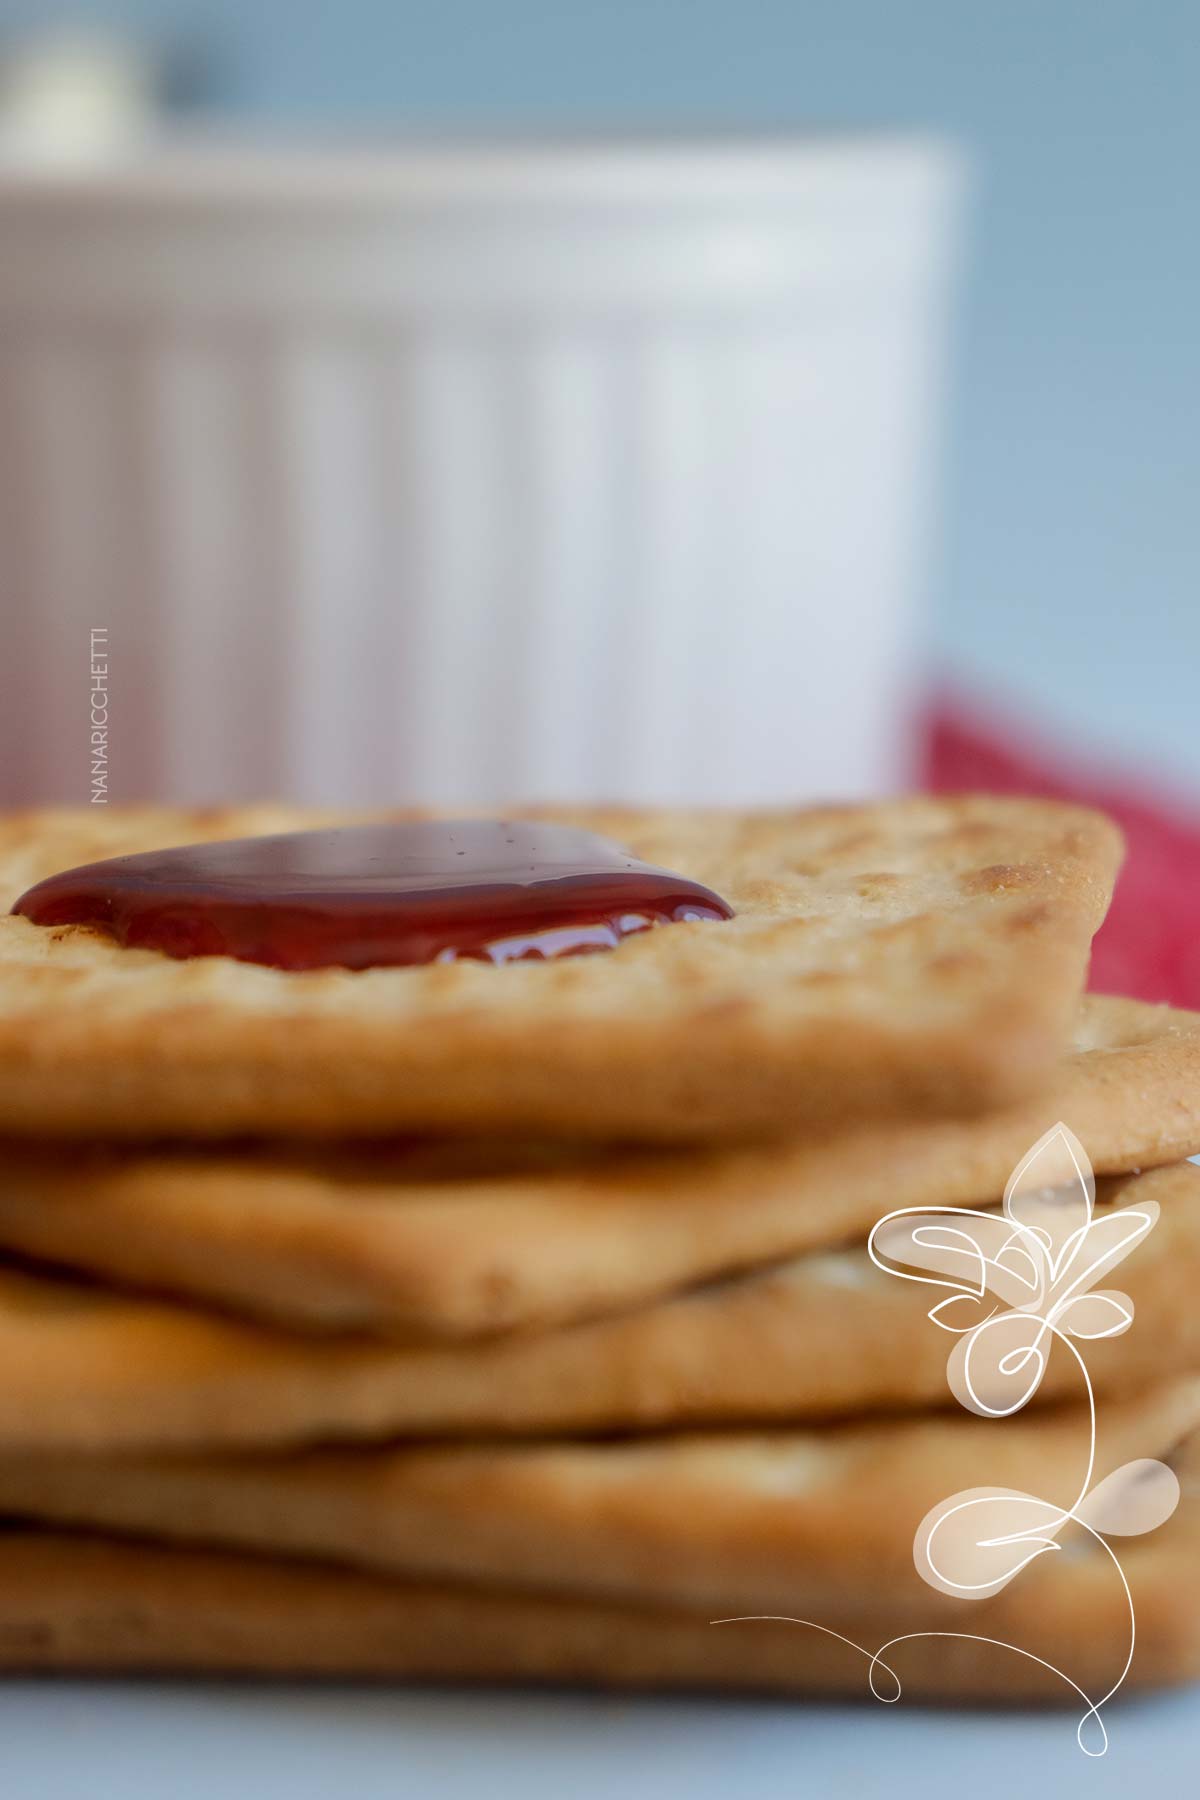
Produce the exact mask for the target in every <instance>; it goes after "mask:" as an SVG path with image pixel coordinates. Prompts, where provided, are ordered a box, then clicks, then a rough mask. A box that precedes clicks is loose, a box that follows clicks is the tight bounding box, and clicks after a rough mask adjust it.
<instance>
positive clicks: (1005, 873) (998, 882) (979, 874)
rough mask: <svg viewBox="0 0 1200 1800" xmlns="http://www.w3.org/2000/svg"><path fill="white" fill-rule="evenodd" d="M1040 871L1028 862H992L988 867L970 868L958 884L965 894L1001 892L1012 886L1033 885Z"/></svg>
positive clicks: (961, 876) (960, 877) (959, 879)
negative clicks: (1031, 866)
mask: <svg viewBox="0 0 1200 1800" xmlns="http://www.w3.org/2000/svg"><path fill="white" fill-rule="evenodd" d="M1038 879H1039V876H1038V872H1037V871H1036V870H1035V869H1032V868H1030V867H1029V865H1028V864H1027V863H992V865H991V866H990V867H989V868H986V869H969V870H968V871H967V873H966V874H965V875H960V876H959V878H958V885H959V887H960V888H961V889H962V891H963V893H964V894H999V893H1004V892H1006V891H1007V890H1008V889H1010V888H1019V887H1032V886H1033V885H1034V884H1035V883H1036V882H1037V880H1038Z"/></svg>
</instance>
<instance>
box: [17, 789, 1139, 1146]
mask: <svg viewBox="0 0 1200 1800" xmlns="http://www.w3.org/2000/svg"><path fill="white" fill-rule="evenodd" d="M541 816H557V817H561V818H564V819H566V820H568V822H571V823H578V824H582V825H585V826H588V827H590V828H594V829H597V830H599V831H601V832H602V833H604V834H605V835H606V836H609V837H612V838H614V839H616V840H617V841H619V842H620V843H622V844H624V845H626V846H627V847H628V848H629V849H630V851H631V852H632V853H633V854H635V855H637V856H639V857H642V858H644V859H646V860H648V861H650V862H654V863H660V864H663V865H665V866H666V867H669V868H674V869H677V870H679V871H680V872H681V873H683V874H686V875H690V876H694V877H696V878H697V879H699V880H700V881H702V882H704V883H706V884H707V885H709V886H712V887H715V888H716V889H717V890H718V891H719V892H720V893H722V894H724V896H725V897H726V899H728V900H729V901H730V902H731V903H732V904H733V906H734V907H735V908H736V912H737V917H736V918H734V919H732V920H729V921H726V922H720V923H717V922H712V921H708V922H699V921H698V922H693V923H689V924H681V925H673V926H670V927H669V928H665V929H658V930H652V931H647V932H643V933H640V934H639V935H637V936H636V937H632V938H628V939H626V940H625V942H624V943H622V944H621V945H620V946H619V947H618V948H617V949H615V950H613V951H610V952H608V953H606V954H604V955H602V956H587V957H573V958H567V959H565V960H562V961H558V962H547V963H535V962H521V963H513V964H509V965H506V966H505V967H503V968H493V967H491V966H488V965H484V964H481V963H473V962H466V961H464V962H460V963H456V964H450V965H430V966H427V967H422V968H399V969H367V970H362V971H348V970H344V969H323V970H316V971H306V972H302V973H296V972H291V971H283V970H277V969H268V968H261V967H257V966H255V965H252V964H247V963H239V962H234V961H231V960H230V959H228V958H224V957H204V958H197V959H194V960H191V961H183V962H179V961H173V960H172V959H171V958H169V957H167V956H164V955H161V954H159V953H158V952H155V951H144V950H128V949H123V948H121V947H120V946H119V945H117V944H116V943H114V942H113V941H112V940H111V939H109V938H108V937H106V936H105V935H104V934H103V933H102V932H100V931H98V930H96V929H94V928H91V927H83V926H71V927H63V928H56V929H54V930H49V929H45V928H43V927H39V926H36V925H33V924H31V923H30V921H29V920H27V919H25V918H20V917H15V916H11V915H9V916H3V917H0V1129H3V1130H5V1131H8V1132H20V1133H28V1134H33V1135H37V1134H43V1135H45V1134H49V1135H55V1134H58V1135H73V1136H79V1135H87V1134H95V1135H98V1136H102V1137H137V1138H145V1137H146V1136H148V1135H155V1134H174V1135H180V1136H184V1137H204V1136H213V1135H218V1134H221V1133H237V1132H245V1131H253V1132H261V1133H265V1134H277V1133H281V1132H291V1133H299V1134H301V1135H322V1134H324V1135H344V1134H346V1133H350V1132H363V1133H378V1132H383V1131H395V1130H401V1129H404V1130H409V1129H415V1130H422V1131H430V1130H442V1129H446V1130H454V1131H464V1132H495V1131H509V1132H511V1131H522V1130H534V1131H547V1132H555V1133H561V1132H573V1133H577V1134H580V1135H584V1136H591V1137H598V1138H612V1137H614V1136H624V1137H645V1138H664V1139H671V1138H685V1139H686V1138H706V1137H718V1136H722V1135H739V1134H740V1135H750V1134H753V1133H755V1132H773V1133H776V1134H779V1133H783V1132H786V1131H788V1130H789V1129H791V1128H793V1127H794V1126H797V1125H799V1124H800V1123H802V1122H808V1123H811V1122H812V1121H813V1120H821V1121H824V1122H828V1121H829V1120H831V1119H832V1118H834V1117H838V1116H841V1117H859V1118H861V1117H864V1116H878V1115H883V1114H895V1113H898V1112H926V1113H928V1112H937V1113H947V1112H962V1113H965V1112H971V1111H977V1110H979V1109H981V1108H984V1107H987V1106H991V1105H995V1104H999V1103H1002V1102H1004V1101H1006V1100H1009V1099H1012V1098H1014V1097H1015V1096H1017V1095H1020V1094H1025V1093H1028V1092H1030V1091H1032V1090H1033V1089H1034V1088H1035V1087H1036V1086H1037V1084H1038V1082H1039V1081H1040V1080H1041V1079H1042V1078H1043V1077H1044V1076H1045V1075H1046V1074H1047V1072H1048V1071H1049V1069H1050V1067H1051V1065H1052V1063H1053V1061H1054V1058H1055V1057H1056V1055H1057V1054H1058V1052H1059V1051H1060V1050H1061V1048H1062V1046H1063V1044H1064V1042H1065V1040H1066V1038H1067V1035H1068V1032H1069V1029H1070V1022H1071V1018H1072V1016H1073V1011H1074V1006H1075V1002H1076V1000H1077V998H1078V995H1079V992H1080V989H1081V986H1082V983H1083V977H1084V973H1085V970H1086V966H1087V957H1088V946H1089V943H1090V940H1091V936H1092V933H1093V932H1094V931H1095V929H1096V927H1097V925H1098V924H1099V923H1100V921H1101V919H1102V918H1103V916H1104V912H1105V909H1106V907H1107V905H1108V901H1109V896H1110V893H1111V890H1112V884H1113V880H1114V878H1115V875H1116V870H1117V866H1118V863H1119V860H1120V854H1121V843H1120V837H1119V834H1118V832H1117V830H1116V828H1115V827H1114V826H1113V825H1111V824H1110V823H1109V822H1108V821H1107V820H1105V819H1104V818H1102V817H1101V816H1100V815H1099V814H1096V813H1092V812H1086V811H1082V810H1080V809H1077V808H1071V807H1064V806H1060V805H1056V804H1054V803H1052V802H1046V801H1035V800H1012V799H989V798H964V799H914V800H901V801H894V802H887V803H882V804H878V805H870V806H861V807H824V808H814V809H811V810H808V811H792V812H782V811H780V812H771V813H717V812H706V813H678V812H642V813H635V812H619V811H614V812H604V811H585V812H578V811H575V812H570V813H561V814H557V815H544V814H543V815H541ZM314 821H315V822H328V816H327V815H325V816H322V815H310V814H303V813H291V812H287V811H282V810H274V811H271V810H267V811H257V812H256V811H255V810H253V809H247V810H242V811H236V810H235V811H226V812H210V813H181V812H172V811H157V810H154V809H149V810H143V811H139V810H132V811H123V810H121V809H117V808H113V809H111V810H109V811H107V812H106V813H104V814H103V816H97V811H96V810H94V811H93V812H91V813H89V814H82V815H81V814H80V813H77V812H75V813H72V812H67V813H52V812H47V813H36V812H35V813H29V814H20V815H15V816H10V817H9V818H8V819H7V820H6V821H4V822H3V824H2V825H0V905H11V904H12V902H13V901H15V900H16V899H17V897H18V896H19V894H20V893H21V892H22V891H23V890H24V889H25V888H26V887H28V886H29V885H31V884H32V883H33V882H34V881H36V880H38V879H40V878H41V877H43V876H46V875H49V874H51V873H54V872H56V871H58V870H62V869H64V868H66V867H70V866H72V865H74V864H78V863H82V862H86V861H88V860H92V859H95V858H98V857H104V856H111V855H117V854H121V853H129V852H133V851H137V850H142V849H147V848H153V847H155V846H162V845H168V844H179V843H185V842H194V841H200V840H204V839H212V838H218V837H226V838H227V837H236V836H241V835H246V834H253V833H255V832H258V831H263V830H285V829H288V828H295V827H302V826H306V825H310V824H312V823H314Z"/></svg>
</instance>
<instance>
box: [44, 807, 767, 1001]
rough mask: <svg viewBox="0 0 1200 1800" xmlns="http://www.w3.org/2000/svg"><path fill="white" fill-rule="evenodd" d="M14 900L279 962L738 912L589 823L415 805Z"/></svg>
mask: <svg viewBox="0 0 1200 1800" xmlns="http://www.w3.org/2000/svg"><path fill="white" fill-rule="evenodd" d="M13 911H14V912H16V913H21V914H23V915H24V916H25V917H26V918H27V919H31V920H32V921H33V923H34V924H36V925H94V926H99V927H100V928H102V929H103V930H105V931H107V932H109V933H111V935H112V936H113V937H114V938H115V939H116V940H117V942H118V943H120V944H125V945H128V946H130V947H131V948H137V949H145V950H160V951H162V952H164V953H165V954H166V955H167V956H175V957H192V956H231V957H235V958H236V959H237V960H238V961H239V962H253V963H265V964H267V965H269V966H270V967H272V968H276V969H321V968H331V967H337V968H344V969H370V968H379V967H384V966H389V965H396V964H409V963H430V962H454V961H456V960H457V959H458V958H460V957H468V958H471V959H474V960H476V961H483V962H492V963H506V962H514V961H519V960H521V959H523V958H536V959H540V958H545V957H559V956H577V955H580V954H582V953H584V952H587V951H594V950H611V949H614V948H615V946H616V945H617V944H618V943H619V942H620V941H621V939H622V938H625V937H629V936H631V935H632V934H633V933H635V932H639V931H647V930H649V929H650V928H651V927H652V926H656V925H668V924H674V923H676V922H678V921H681V920H686V919H728V918H731V917H732V916H733V908H732V907H731V906H729V905H728V904H727V903H726V902H725V901H724V900H722V899H721V897H720V895H719V894H714V893H713V892H712V891H711V889H709V888H706V887H701V886H700V885H699V884H698V883H697V882H694V881H689V880H688V879H687V877H686V876H684V875H674V874H672V873H671V872H670V871H669V870H667V869H658V868H655V867H654V866H653V865H652V864H650V863H644V862H639V861H638V860H637V859H636V858H635V857H633V856H630V855H629V853H628V852H627V851H625V850H622V849H621V848H620V846H619V845H617V844H613V843H610V842H609V841H608V839H606V838H602V837H597V836H596V835H595V834H594V833H592V832H590V831H581V830H577V829H575V828H574V827H571V826H566V825H553V824H541V823H538V822H535V821H531V820H503V819H497V820H492V819H486V820H484V819H468V820H461V819H442V820H408V821H401V822H397V823H395V824H386V825H348V826H339V827H337V828H335V829H332V830H327V831H296V832H288V833H285V834H283V835H281V836H278V837H257V838H237V839H233V840H230V841H227V842H224V843H207V844H189V845H184V846H183V847H181V848H179V849H173V850H152V851H149V852H147V853H145V854H142V855H138V856H117V857H113V858H112V859H111V860H109V861H106V862H96V863H88V864H86V865H85V866H84V867H82V868H78V869H67V870H65V871H64V872H63V873H62V874H61V875H51V876H50V877H49V878H48V880H46V881H41V882H39V883H38V884H37V886H36V887H32V888H30V889H29V891H28V893H25V894H23V895H22V896H21V898H20V899H19V900H18V901H17V903H16V905H15V906H14V907H13Z"/></svg>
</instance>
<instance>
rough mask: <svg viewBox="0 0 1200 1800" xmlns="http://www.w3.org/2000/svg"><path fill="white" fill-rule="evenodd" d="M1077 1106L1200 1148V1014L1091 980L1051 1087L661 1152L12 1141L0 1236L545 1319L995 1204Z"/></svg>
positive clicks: (30, 1251)
mask: <svg viewBox="0 0 1200 1800" xmlns="http://www.w3.org/2000/svg"><path fill="white" fill-rule="evenodd" d="M1059 1120H1063V1121H1065V1122H1066V1123H1067V1124H1068V1125H1069V1126H1070V1127H1071V1128H1072V1130H1073V1131H1074V1132H1075V1133H1076V1135H1077V1136H1078V1137H1079V1138H1080V1139H1081V1141H1082V1142H1083V1144H1084V1147H1085V1149H1086V1150H1087V1152H1088V1154H1089V1156H1090V1158H1091V1160H1092V1163H1093V1165H1094V1167H1095V1168H1096V1170H1097V1171H1098V1172H1100V1173H1110V1174H1111V1173H1117V1172H1123V1171H1126V1170H1129V1169H1135V1168H1148V1167H1151V1166H1153V1165H1155V1164H1160V1163H1169V1162H1172V1161H1176V1160H1178V1159H1179V1158H1181V1157H1185V1156H1189V1155H1191V1154H1193V1153H1194V1152H1197V1151H1200V1015H1196V1014H1192V1013H1182V1012H1175V1011H1172V1010H1170V1009H1169V1008H1167V1007H1155V1006H1146V1005H1142V1004H1139V1003H1138V1002H1136V1001H1132V1000H1115V999H1103V998H1098V997H1089V998H1087V999H1085V1000H1084V1002H1083V1004H1082V1009H1081V1010H1080V1012H1079V1013H1078V1014H1077V1018H1076V1026H1075V1048H1074V1050H1073V1051H1072V1053H1071V1055H1070V1056H1069V1057H1068V1058H1067V1059H1066V1060H1065V1061H1064V1062H1063V1063H1062V1064H1061V1065H1060V1067H1059V1069H1058V1071H1057V1073H1056V1074H1055V1076H1054V1078H1053V1080H1052V1081H1051V1082H1050V1083H1049V1084H1048V1085H1047V1087H1046V1088H1045V1090H1044V1091H1043V1092H1042V1093H1041V1094H1040V1095H1039V1096H1037V1097H1036V1098H1034V1099H1031V1100H1027V1101H1023V1102H1020V1103H1019V1104H1017V1105H1015V1106H1012V1107H1009V1108H1006V1109H1004V1110H1002V1111H998V1112H996V1113H992V1114H989V1115H987V1116H986V1117H984V1118H980V1119H975V1120H970V1121H967V1120H935V1121H931V1120H925V1121H913V1122H911V1123H902V1122H892V1123H890V1124H880V1125H871V1126H860V1127H857V1128H853V1129H849V1128H843V1129H842V1130H840V1131H835V1132H832V1133H831V1132H825V1133H824V1134H822V1135H821V1136H810V1137H807V1138H805V1139H802V1140H800V1141H794V1142H792V1143H789V1144H782V1145H767V1146H762V1147H756V1148H741V1147H735V1148H730V1147H726V1148H717V1147H711V1148H707V1149H705V1150H695V1149H688V1150H684V1149H675V1150H671V1151H667V1152H660V1153H659V1154H657V1155H652V1154H646V1153H640V1154H639V1153H635V1152H618V1151H616V1150H604V1151H602V1152H597V1151H596V1150H594V1149H593V1150H589V1149H588V1147H587V1146H586V1145H584V1146H579V1145H575V1146H572V1145H563V1146H561V1147H556V1146H554V1145H550V1144H540V1145H537V1144H533V1145H517V1144H512V1145H501V1144H498V1143H496V1142H495V1141H489V1140H477V1141H476V1140H472V1141H471V1142H469V1143H461V1144H458V1145H455V1144H445V1143H443V1144H430V1145H417V1144H410V1145H407V1146H400V1147H393V1148H385V1147H379V1148H377V1149H374V1150H370V1151H367V1150H360V1151H359V1152H357V1153H355V1152H354V1151H352V1150H350V1149H348V1148H346V1147H337V1148H330V1149H326V1150H324V1151H322V1150H319V1149H316V1148H310V1149H307V1150H305V1149H302V1148H298V1147H296V1146H295V1145H294V1144H293V1145H288V1146H283V1145H275V1146H270V1145H268V1146H265V1147H263V1148H261V1149H258V1150H250V1149H241V1150H238V1151H230V1150H227V1149H225V1150H222V1149H212V1150H203V1149H195V1148H193V1149H190V1150H189V1149H187V1148H186V1147H180V1148H176V1149H174V1150H163V1151H156V1152H147V1151H142V1150H128V1149H120V1148H109V1149H107V1150H100V1151H96V1150H87V1151H85V1150H84V1149H83V1148H82V1147H74V1148H73V1147H70V1146H68V1147H66V1148H65V1149H61V1150H49V1149H46V1148H43V1147H41V1146H34V1145H21V1144H18V1143H13V1142H11V1141H10V1142H9V1143H8V1144H7V1145H4V1146H2V1147H0V1246H4V1247H5V1248H7V1249H10V1250H16V1251H19V1252H22V1253H24V1254H26V1255H29V1256H33V1257H40V1258H44V1259H46V1260H48V1261H51V1262H58V1263H62V1264H64V1265H67V1266H73V1267H77V1268H81V1269H86V1270H89V1271H92V1272H94V1273H97V1274H101V1275H105V1276H109V1277H115V1278H116V1279H117V1280H121V1281H126V1282H131V1283H133V1284H135V1285H140V1286H144V1287H146V1288H150V1289H161V1290H163V1291H164V1292H173V1293H178V1294H184V1295H191V1296H193V1297H196V1298H200V1299H203V1300H208V1301H215V1302H217V1303H219V1304H220V1305H222V1306H226V1307H230V1308H233V1309H235V1310H238V1311H242V1312H245V1313H249V1314H251V1315H254V1316H262V1317H266V1318H273V1319H277V1320H279V1321H281V1322H284V1323H291V1324H295V1325H297V1326H302V1327H305V1328H311V1327H316V1328H329V1329H338V1330H348V1329H357V1330H367V1331H372V1332H396V1333H409V1334H417V1335H425V1336H434V1337H440V1336H450V1337H458V1336H471V1335H474V1334H480V1333H486V1332H493V1331H500V1330H506V1329H510V1328H513V1327H530V1326H548V1325H552V1324H558V1323H563V1322H567V1321H570V1320H574V1319H580V1318H585V1317H589V1316H598V1315H603V1314H605V1313H610V1312H613V1311H615V1310H620V1309H624V1308H627V1307H630V1306H634V1305H639V1304H643V1303H645V1302H646V1301H648V1300H650V1299H653V1298H655V1297H657V1296H659V1295H663V1294H665V1293H669V1292H671V1291H672V1290H675V1289H678V1288H681V1287H684V1286H687V1285H690V1284H693V1283H695V1282H698V1281H701V1280H705V1279H709V1278H711V1277H713V1276H717V1275H721V1274H724V1273H726V1272H729V1271H732V1270H738V1269H744V1268H748V1267H752V1266H754V1265H757V1264H762V1263H764V1262H767V1261H771V1260H775V1259H779V1258H782V1257H786V1256H789V1255H793V1254H795V1253H796V1252H799V1251H803V1250H806V1249H810V1248H813V1247H815V1246H826V1245H836V1244H840V1243H845V1242H846V1241H847V1240H850V1239H853V1238H855V1237H856V1236H857V1237H865V1235H866V1233H867V1231H868V1230H869V1228H870V1227H871V1225H872V1224H873V1223H874V1222H875V1220H876V1219H877V1218H879V1217H881V1216H882V1214H884V1213H885V1212H887V1211H889V1210H891V1209H892V1208H894V1207H899V1206H919V1205H930V1206H933V1205H972V1204H978V1203H983V1204H987V1203H988V1202H991V1201H994V1200H997V1199H998V1198H999V1197H1000V1194H1001V1193H1002V1191H1003V1188H1004V1184H1005V1182H1006V1180H1007V1178H1008V1176H1009V1175H1010V1174H1011V1172H1012V1170H1013V1168H1014V1167H1015V1165H1016V1163H1017V1162H1018V1160H1019V1159H1020V1158H1021V1157H1022V1156H1023V1155H1024V1153H1025V1152H1026V1150H1028V1149H1029V1147H1030V1146H1031V1145H1032V1144H1033V1143H1034V1142H1035V1141H1036V1140H1037V1139H1038V1138H1039V1137H1040V1136H1041V1135H1042V1134H1043V1133H1044V1132H1045V1131H1046V1130H1048V1129H1049V1128H1050V1127H1051V1126H1052V1125H1054V1124H1056V1123H1057V1122H1058V1121H1059Z"/></svg>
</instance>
